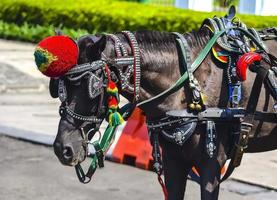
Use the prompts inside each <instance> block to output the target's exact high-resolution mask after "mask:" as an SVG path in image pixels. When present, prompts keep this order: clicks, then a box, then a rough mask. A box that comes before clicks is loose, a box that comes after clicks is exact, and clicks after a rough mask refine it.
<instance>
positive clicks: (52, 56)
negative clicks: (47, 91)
mask: <svg viewBox="0 0 277 200" xmlns="http://www.w3.org/2000/svg"><path fill="white" fill-rule="evenodd" d="M78 54H79V52H78V46H77V44H76V43H75V42H74V40H72V39H71V38H70V37H68V36H64V35H59V36H51V37H47V38H45V39H43V40H42V41H41V42H39V43H38V45H37V47H36V50H35V53H34V55H35V61H36V65H37V67H38V69H39V70H40V71H41V72H42V73H43V74H44V75H46V76H49V77H59V76H62V75H64V74H65V73H66V72H68V70H70V69H71V68H72V67H74V66H75V65H76V64H77V59H78Z"/></svg>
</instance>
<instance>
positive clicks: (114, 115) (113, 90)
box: [107, 80, 124, 126]
mask: <svg viewBox="0 0 277 200" xmlns="http://www.w3.org/2000/svg"><path fill="white" fill-rule="evenodd" d="M107 93H108V94H109V95H110V96H109V98H108V107H109V125H110V126H118V125H120V124H122V123H123V122H124V119H123V118H122V116H121V114H120V113H119V112H118V103H119V95H118V88H117V86H116V84H115V83H114V82H113V81H112V80H109V83H108V86H107Z"/></svg>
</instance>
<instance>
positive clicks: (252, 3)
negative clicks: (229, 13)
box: [239, 0, 277, 15]
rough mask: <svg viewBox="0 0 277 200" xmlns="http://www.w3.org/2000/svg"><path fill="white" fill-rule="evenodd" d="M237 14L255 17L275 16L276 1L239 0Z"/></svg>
mask: <svg viewBox="0 0 277 200" xmlns="http://www.w3.org/2000/svg"><path fill="white" fill-rule="evenodd" d="M239 12H240V13H244V14H255V15H277V0H240V3H239Z"/></svg>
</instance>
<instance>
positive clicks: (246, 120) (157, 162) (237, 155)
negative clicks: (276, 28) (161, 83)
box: [58, 18, 277, 193]
mask: <svg viewBox="0 0 277 200" xmlns="http://www.w3.org/2000/svg"><path fill="white" fill-rule="evenodd" d="M227 19H228V18H227ZM227 19H223V18H214V19H208V20H207V21H206V22H205V23H204V24H203V25H202V28H205V27H206V28H209V29H210V30H211V34H212V37H211V39H210V40H209V42H208V43H207V44H206V46H205V47H204V48H203V50H202V51H201V52H200V54H199V55H198V57H197V58H196V59H195V60H194V61H193V62H192V60H191V58H190V57H189V55H188V52H189V46H188V44H187V41H186V38H185V37H184V36H182V35H181V34H179V33H173V34H175V36H176V42H177V45H178V52H179V55H180V57H179V60H180V61H181V62H180V63H181V66H180V68H181V69H182V71H183V74H182V75H181V77H180V78H179V79H178V80H177V81H176V83H175V84H174V85H172V86H171V87H170V88H168V89H167V90H165V91H164V92H162V93H160V94H158V95H157V96H155V97H152V98H150V99H148V100H145V101H143V102H139V103H138V101H139V88H140V52H139V47H138V44H137V41H136V39H135V36H134V35H133V34H132V33H131V32H128V31H124V32H122V33H123V35H124V36H125V37H126V39H127V40H128V42H129V45H130V47H131V50H132V54H133V55H132V56H129V55H128V53H127V50H126V48H125V47H124V45H123V44H122V43H121V41H120V39H119V38H118V36H116V35H112V34H108V36H109V37H110V38H111V39H112V40H113V42H114V46H115V52H116V58H114V59H109V58H107V57H106V56H105V55H102V59H101V60H97V61H94V62H92V63H85V64H82V65H77V66H75V67H74V68H72V69H71V70H70V71H69V72H68V73H67V74H65V76H64V77H63V78H67V79H68V80H69V81H71V82H74V81H78V80H80V79H82V78H83V77H84V76H88V77H89V78H88V95H89V96H90V98H92V99H93V98H96V97H98V96H99V95H101V96H100V102H99V106H98V112H97V115H95V116H83V115H81V114H78V113H75V112H74V111H72V110H71V109H70V108H69V107H68V106H67V104H66V99H67V94H66V88H65V85H64V82H63V78H61V79H60V80H59V87H58V88H59V89H58V93H59V98H60V99H61V101H62V102H63V103H62V106H61V108H60V114H61V116H62V117H66V116H70V117H71V118H73V119H78V120H80V121H84V122H88V123H94V124H96V127H95V128H94V129H93V130H91V131H89V132H88V133H87V134H83V137H84V142H85V145H86V144H87V143H89V141H88V134H90V133H95V132H96V131H98V130H99V126H100V124H101V122H102V121H103V119H104V117H105V114H106V109H104V107H106V104H105V101H104V99H105V98H104V89H105V88H106V87H107V79H108V77H107V72H106V70H105V67H106V66H109V67H110V66H115V67H116V68H117V69H118V71H119V76H120V80H121V88H122V90H123V91H126V92H128V93H131V94H134V102H133V103H131V104H127V105H126V106H124V107H123V108H122V109H121V111H120V112H121V114H122V116H123V118H124V119H127V118H128V117H129V116H130V114H131V113H132V111H133V108H134V107H135V106H138V107H140V108H142V109H143V108H145V107H146V106H148V105H150V104H151V106H153V105H156V104H158V102H160V101H161V100H163V99H165V98H166V97H167V96H168V95H170V94H173V93H174V92H176V91H177V90H179V89H181V88H182V87H184V84H185V82H186V81H187V80H188V82H189V88H190V90H191V95H192V99H191V102H190V104H189V105H190V106H189V109H185V110H178V111H169V112H167V113H166V116H165V117H164V118H162V119H157V120H155V121H148V122H147V123H148V130H149V136H150V140H151V144H152V146H153V159H154V165H153V166H154V170H155V172H156V173H157V174H158V179H159V182H160V183H161V185H162V186H163V189H164V192H165V193H166V190H165V187H164V184H163V182H162V179H161V177H160V176H161V174H162V159H161V153H160V149H159V141H158V137H159V134H160V133H161V134H162V136H163V137H165V138H166V139H167V140H168V141H170V142H174V143H176V144H178V145H183V144H184V143H185V142H186V140H187V139H188V138H189V137H190V136H191V135H192V133H193V132H194V130H195V127H196V125H197V123H203V124H206V130H207V134H206V152H207V154H208V156H210V157H213V156H214V154H215V150H216V145H215V144H216V138H217V134H216V129H215V127H216V126H215V125H216V123H219V122H224V123H226V122H234V123H235V124H238V125H239V128H237V127H235V128H236V129H235V128H234V130H236V135H237V136H238V137H237V139H236V145H235V148H234V150H233V152H234V153H233V155H232V160H231V163H232V165H231V168H228V170H229V169H230V170H229V172H232V166H233V167H235V166H238V165H239V163H240V160H241V158H242V155H243V152H244V149H245V148H246V147H247V141H248V135H249V132H250V130H251V127H252V121H253V120H262V121H267V122H272V123H276V117H277V116H276V114H274V113H266V112H256V111H255V110H256V105H257V100H253V99H255V98H254V96H258V95H259V92H260V89H261V86H262V84H263V82H264V80H265V83H266V85H268V87H269V88H270V93H271V95H272V96H273V97H274V99H275V101H277V98H276V96H277V94H276V93H277V89H276V88H277V84H276V82H275V80H276V74H277V70H276V69H275V68H274V67H272V68H271V69H266V68H263V67H262V66H256V68H255V67H253V68H252V70H253V71H254V72H256V73H257V77H256V80H255V84H254V86H255V89H252V92H251V95H250V99H249V102H248V105H247V108H246V109H242V108H239V107H238V106H239V102H240V96H241V95H240V81H238V82H234V81H233V80H232V79H234V77H233V76H232V74H233V71H234V64H235V63H237V62H235V60H234V59H233V58H232V57H231V56H230V54H229V53H228V54H227V53H226V52H232V53H233V54H235V55H237V56H238V57H239V56H241V55H243V54H245V53H248V52H249V51H250V50H251V48H249V47H255V48H256V49H258V50H259V52H258V53H263V54H265V55H267V53H266V50H265V48H264V46H263V44H262V42H261V41H262V40H261V39H260V37H257V35H258V36H259V35H260V34H259V33H257V32H256V31H255V30H254V29H253V30H252V29H246V27H244V26H238V25H234V24H233V23H229V22H230V21H228V20H227ZM238 34H239V35H243V38H244V39H243V44H244V42H247V43H249V45H250V46H249V45H246V46H244V45H241V44H242V43H241V42H242V41H240V40H238V38H237V36H238ZM230 38H232V39H233V40H232V42H231V43H230ZM261 38H262V39H265V38H268V36H266V34H264V35H262V36H261ZM215 45H218V46H219V48H220V49H221V50H222V49H223V50H224V51H225V53H226V54H222V55H223V56H228V59H226V61H227V62H226V64H227V68H228V77H227V78H228V80H229V84H230V86H229V88H230V89H229V99H230V105H231V106H230V108H226V109H219V108H206V106H205V102H204V99H203V94H202V92H201V88H200V86H199V83H198V81H197V80H196V79H195V77H194V76H193V72H194V71H195V70H196V69H198V67H199V66H200V65H201V63H202V62H203V61H204V59H205V58H206V57H207V55H208V54H209V53H210V52H211V50H212V49H214V47H215ZM238 46H239V47H238ZM215 52H218V51H217V50H215ZM238 57H237V58H238ZM236 61H237V60H236ZM253 62H254V61H253ZM251 64H252V63H251ZM132 74H133V80H132V81H130V79H132V76H131V75H132ZM268 74H271V75H270V76H268ZM110 76H111V77H112V76H113V74H112V73H111V75H110ZM270 77H271V78H270ZM253 88H254V87H253ZM257 91H258V92H257ZM276 107H277V106H276ZM99 113H101V114H99ZM99 116H101V117H99ZM242 119H243V123H241V120H242ZM116 128H117V126H108V127H107V129H106V131H105V132H104V134H103V135H102V137H101V139H99V140H97V141H96V142H93V143H92V145H93V146H94V148H95V154H93V155H92V161H91V164H90V166H89V168H88V171H87V172H86V173H85V172H84V171H83V169H82V167H81V165H80V164H77V165H76V166H75V169H76V173H77V176H78V178H79V180H80V181H81V182H82V183H88V182H89V181H90V180H91V177H92V175H93V174H94V172H95V170H96V168H97V166H99V167H103V166H104V155H105V152H106V151H107V149H108V147H109V146H110V144H111V142H112V140H113V139H114V135H115V132H116ZM82 133H84V132H83V130H82ZM234 134H235V132H234ZM86 146H87V145H86ZM86 148H87V147H86ZM229 172H228V173H229ZM226 174H227V173H226ZM227 175H228V174H227ZM226 178H227V176H226V177H224V178H223V180H224V179H226Z"/></svg>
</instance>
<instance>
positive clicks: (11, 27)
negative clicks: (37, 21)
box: [0, 20, 88, 43]
mask: <svg viewBox="0 0 277 200" xmlns="http://www.w3.org/2000/svg"><path fill="white" fill-rule="evenodd" d="M54 31H55V27H54V26H52V25H51V26H47V27H45V26H40V25H30V24H28V23H24V24H22V25H17V24H15V23H7V22H4V21H1V20H0V38H4V39H12V40H21V41H26V42H33V43H37V42H39V41H40V40H42V39H43V38H45V37H47V36H50V35H54ZM61 31H62V32H63V33H64V34H66V35H69V36H70V37H72V38H74V39H77V38H79V37H80V36H82V35H86V34H88V32H87V31H86V30H82V29H78V30H74V29H70V28H61Z"/></svg>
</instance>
